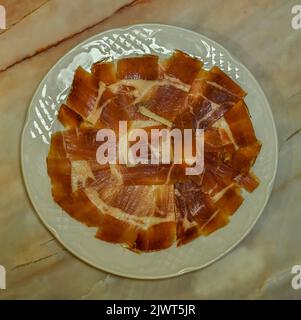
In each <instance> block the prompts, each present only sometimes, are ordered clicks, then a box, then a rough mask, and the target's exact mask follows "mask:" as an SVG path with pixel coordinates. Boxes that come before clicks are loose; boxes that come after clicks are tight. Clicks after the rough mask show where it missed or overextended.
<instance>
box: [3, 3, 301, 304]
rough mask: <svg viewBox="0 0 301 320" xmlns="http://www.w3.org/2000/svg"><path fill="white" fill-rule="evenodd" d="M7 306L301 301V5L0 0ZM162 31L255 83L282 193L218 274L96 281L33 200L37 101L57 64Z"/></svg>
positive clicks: (101, 277) (95, 273)
mask: <svg viewBox="0 0 301 320" xmlns="http://www.w3.org/2000/svg"><path fill="white" fill-rule="evenodd" d="M0 4H1V5H3V6H4V7H5V8H6V13H7V29H6V30H0V92H1V94H0V110H1V117H0V145H1V152H0V163H1V166H0V182H1V184H0V185H1V193H0V226H1V227H0V265H3V266H5V268H6V270H7V290H1V291H0V299H21V298H25V299H37V298H39V299H135V298H136V299H137V298H140V299H206V298H209V299H224V298H229V299H235V298H240V299H253V298H259V299H270V298H283V299H300V298H301V290H293V289H292V287H291V280H292V274H291V268H292V266H293V265H296V264H301V251H300V243H301V232H300V229H301V196H300V195H301V147H300V146H301V134H300V132H301V123H300V119H301V81H300V71H301V59H300V52H301V29H300V30H294V29H293V28H292V26H291V20H292V17H293V15H292V14H291V9H292V7H293V5H295V4H298V2H297V1H294V0H291V1H283V0H256V1H253V0H228V1H223V0H201V1H200V0H185V1H183V0H162V1H161V0H145V1H143V0H142V1H139V0H138V1H130V0H72V1H71V0H26V1H19V0H0ZM144 22H145V23H146V22H148V23H152V22H158V23H164V24H172V25H177V26H181V27H185V28H188V29H191V30H194V31H197V32H200V33H202V34H204V35H206V36H208V37H210V38H212V39H214V40H216V41H217V42H219V43H220V44H222V45H223V46H224V47H225V48H227V49H228V50H229V51H230V52H231V53H233V54H234V55H235V56H236V57H237V58H238V59H239V60H240V61H241V62H242V63H244V64H245V65H246V66H247V67H248V69H249V70H250V71H251V72H252V73H253V74H254V76H255V77H256V78H257V80H258V81H259V83H260V84H261V86H262V88H263V90H264V91H265V93H266V95H267V98H268V100H269V102H270V105H271V108H272V111H273V114H274V118H275V122H276V126H277V131H278V139H279V168H278V173H277V177H276V182H275V186H274V190H273V193H272V195H271V198H270V200H269V203H268V205H267V207H266V209H265V210H264V213H263V215H262V217H261V218H260V220H259V222H258V223H257V224H256V226H255V228H254V229H253V230H252V232H251V233H250V234H249V235H248V236H247V238H246V239H245V240H244V241H243V242H242V243H241V244H240V245H239V246H237V247H236V248H235V249H234V250H232V251H231V252H230V253H229V254H228V255H227V256H225V257H224V258H222V259H221V260H219V261H218V262H216V263H214V264H212V265H211V266H209V267H207V268H205V269H203V270H200V271H197V272H193V273H190V274H187V275H184V276H181V277H177V278H172V279H167V280H157V281H141V280H130V279H125V278H120V277H117V276H113V275H110V274H107V273H105V272H102V271H99V270H96V269H94V268H93V267H90V266H89V265H87V264H85V263H84V262H82V261H80V260H79V259H77V258H75V257H74V256H73V255H72V254H70V253H69V252H68V251H66V250H65V249H64V248H63V247H62V246H61V245H60V244H59V243H58V242H57V241H56V240H55V239H53V237H52V236H51V234H50V233H49V232H48V231H47V230H46V228H45V227H44V225H43V224H42V222H41V221H40V220H39V218H38V216H37V214H36V213H35V212H34V209H33V207H32V206H31V204H30V201H29V199H28V197H27V194H26V190H25V187H24V184H23V181H22V174H21V169H20V136H21V132H22V128H23V125H24V121H25V116H26V113H27V109H28V106H29V102H30V99H31V97H32V95H33V93H34V92H35V89H36V88H37V86H38V84H39V82H40V81H41V80H42V78H43V77H44V75H45V74H46V73H47V71H48V70H49V69H50V68H51V67H52V65H53V64H54V63H55V62H56V61H57V60H58V59H59V58H60V57H61V56H62V55H64V54H65V53H66V52H68V50H70V49H71V48H72V47H74V46H75V45H76V44H78V43H80V42H81V41H83V40H85V39H86V38H88V37H90V36H93V35H95V34H97V33H99V32H101V31H103V30H107V29H111V28H115V27H120V26H124V25H130V24H135V23H144Z"/></svg>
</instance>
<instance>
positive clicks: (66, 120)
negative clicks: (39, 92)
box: [57, 104, 82, 128]
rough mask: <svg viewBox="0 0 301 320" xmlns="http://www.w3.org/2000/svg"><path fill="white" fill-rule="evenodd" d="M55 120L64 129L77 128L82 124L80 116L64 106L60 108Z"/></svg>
mask: <svg viewBox="0 0 301 320" xmlns="http://www.w3.org/2000/svg"><path fill="white" fill-rule="evenodd" d="M57 118H58V120H59V121H60V122H61V124H62V125H63V126H64V127H65V128H77V127H79V126H80V124H81V122H82V118H81V116H80V115H78V114H77V113H75V112H74V111H72V110H71V109H69V108H68V107H67V106H66V105H65V104H62V106H61V107H60V110H59V113H58V116H57Z"/></svg>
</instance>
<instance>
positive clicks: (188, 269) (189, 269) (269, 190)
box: [20, 23, 279, 280]
mask: <svg viewBox="0 0 301 320" xmlns="http://www.w3.org/2000/svg"><path fill="white" fill-rule="evenodd" d="M143 27H162V28H169V29H174V30H179V31H182V32H188V33H191V34H194V35H196V36H201V37H202V38H203V39H205V40H207V41H209V42H211V43H213V44H214V45H215V46H217V47H219V48H222V49H223V50H224V51H225V52H226V53H227V54H228V55H229V57H230V58H231V59H232V60H233V61H234V62H235V63H236V64H237V65H239V66H240V67H241V68H242V69H243V70H244V71H245V72H246V73H247V74H248V76H249V77H250V78H251V79H252V80H253V83H254V84H255V85H256V89H257V90H258V91H259V92H260V93H261V95H262V98H263V99H264V102H265V104H266V106H267V110H266V111H267V112H268V115H269V117H270V118H271V120H272V121H271V127H272V131H273V136H274V138H275V144H274V152H275V158H274V163H273V165H274V170H273V175H272V177H271V180H270V182H269V183H268V185H267V188H266V189H267V192H266V194H265V199H264V202H263V205H262V207H261V209H260V211H259V212H258V214H257V216H256V218H255V219H254V220H253V221H252V223H251V224H250V225H249V227H248V229H247V230H246V232H245V233H244V234H243V235H242V236H241V237H240V238H239V239H238V240H237V241H235V242H234V243H233V244H232V245H231V246H230V247H229V248H228V249H227V250H225V251H223V252H222V253H221V254H219V255H218V256H216V257H215V258H214V259H212V260H210V261H208V262H207V263H205V264H202V265H200V266H193V267H186V268H182V269H181V270H179V271H177V272H174V273H171V274H166V275H161V276H142V275H134V274H128V273H123V272H119V271H114V270H111V269H109V268H106V267H102V266H99V265H97V264H96V263H94V262H92V261H89V260H88V259H86V258H85V257H82V256H81V255H80V254H78V253H77V252H76V251H75V250H73V249H72V248H70V247H69V245H68V244H66V243H65V242H64V241H63V240H62V239H61V238H60V236H59V234H58V233H57V232H56V230H54V229H53V228H52V227H51V226H50V225H48V223H47V222H46V221H45V219H44V218H43V216H42V215H41V214H40V212H39V210H38V209H37V206H36V205H35V203H34V201H33V199H32V197H31V195H30V192H29V190H30V187H29V182H28V181H27V177H26V173H25V161H24V149H23V147H24V139H25V132H26V129H27V127H28V125H29V123H30V110H31V107H32V105H33V101H34V99H35V96H36V93H37V92H38V91H39V90H40V89H41V87H42V84H43V83H44V81H45V80H46V79H47V77H48V75H49V74H50V73H51V72H52V71H53V70H54V69H55V67H56V66H57V65H58V64H59V63H60V62H62V61H63V60H64V59H65V57H66V56H68V55H70V54H71V53H72V52H73V51H75V50H76V49H78V48H79V47H81V46H82V45H83V44H84V43H88V42H90V41H93V40H94V38H98V37H100V36H102V35H103V34H104V33H107V32H114V31H116V32H118V31H124V30H128V29H131V28H143ZM278 152H279V146H278V135H277V130H276V124H275V120H274V116H273V112H272V109H271V106H270V104H269V101H268V99H267V97H266V95H265V93H264V90H263V89H262V87H261V85H260V84H259V82H258V81H257V79H256V78H255V76H254V75H253V74H252V73H251V71H250V70H249V69H248V68H247V67H246V66H245V65H244V64H243V63H242V62H240V61H239V59H238V58H236V56H234V55H233V54H232V53H230V52H229V51H228V49H227V48H225V47H224V46H223V45H221V44H219V43H218V42H216V41H215V40H213V39H211V38H209V37H207V36H205V35H204V34H202V33H199V32H196V31H193V30H190V29H186V28H183V27H179V26H176V25H171V24H162V23H139V24H131V25H125V26H122V27H118V28H112V29H107V30H104V31H102V32H100V33H97V34H95V35H93V36H91V37H89V38H87V39H85V40H83V41H81V42H80V43H78V44H77V45H76V46H74V47H72V48H71V49H70V50H68V51H67V52H66V53H65V54H64V55H63V56H62V57H61V58H59V59H58V60H57V61H56V62H55V63H54V65H53V66H52V67H51V68H50V69H49V70H48V71H47V72H46V74H45V75H44V77H43V78H42V79H41V81H40V82H39V84H38V86H37V87H36V89H35V91H34V93H33V95H32V98H31V100H30V103H29V105H28V107H27V112H26V117H25V121H24V126H23V129H22V133H21V140H20V162H21V172H22V178H23V182H24V185H25V190H26V194H27V196H28V199H29V200H30V203H31V205H32V207H33V209H34V211H35V213H36V215H37V216H38V218H39V219H40V221H42V223H43V225H44V226H45V227H46V229H47V230H48V231H49V232H50V233H51V234H52V235H53V237H54V238H55V239H56V240H57V241H58V242H59V243H60V245H62V246H63V247H64V248H65V249H66V250H68V251H69V252H70V253H71V254H72V255H73V256H74V257H76V258H77V259H80V260H81V261H83V262H85V263H86V264H88V265H89V266H92V267H93V268H95V269H97V270H100V271H103V272H107V273H109V274H111V275H117V276H120V277H123V278H128V279H139V280H159V279H169V278H174V277H178V276H181V275H184V274H187V273H190V272H194V271H197V270H201V269H204V268H206V267H208V266H209V265H211V264H213V263H215V262H216V261H218V260H220V259H221V258H222V257H225V256H226V255H227V254H228V253H229V252H230V251H232V250H233V249H234V248H235V247H236V246H238V244H239V243H241V241H242V240H243V239H245V238H246V237H247V235H248V234H249V233H250V232H251V230H252V229H253V228H254V226H255V224H256V223H257V222H258V220H259V218H260V217H261V215H262V213H263V211H264V209H265V208H266V205H267V203H268V201H269V199H270V195H271V193H272V190H273V185H274V182H275V178H276V174H277V169H278V161H279V155H278Z"/></svg>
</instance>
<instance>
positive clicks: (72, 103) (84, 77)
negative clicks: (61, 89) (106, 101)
mask: <svg viewBox="0 0 301 320" xmlns="http://www.w3.org/2000/svg"><path fill="white" fill-rule="evenodd" d="M103 90H104V87H102V90H100V87H99V81H98V80H97V79H96V78H95V77H94V76H93V75H92V74H91V73H89V72H87V71H86V70H84V69H83V68H81V67H79V68H78V69H77V70H76V72H75V75H74V79H73V83H72V88H71V91H70V93H69V96H68V99H67V102H66V104H67V106H68V107H69V108H70V109H71V110H73V111H74V112H76V113H77V114H79V115H80V116H81V117H82V118H83V119H84V120H86V119H88V118H89V116H90V117H91V115H92V114H93V113H94V112H95V110H96V109H97V104H98V100H99V98H100V97H101V95H102V92H103Z"/></svg>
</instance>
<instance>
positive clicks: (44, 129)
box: [21, 24, 278, 279]
mask: <svg viewBox="0 0 301 320" xmlns="http://www.w3.org/2000/svg"><path fill="white" fill-rule="evenodd" d="M174 49H180V50H183V51H186V52H188V53H190V54H192V55H194V56H197V57H199V58H201V59H202V60H203V61H204V68H205V69H210V68H211V67H212V66H213V65H217V66H219V67H220V68H221V69H222V70H224V71H225V72H226V73H227V74H228V75H230V76H231V77H232V78H233V79H234V80H235V81H237V82H238V83H239V84H240V85H241V86H242V88H243V89H244V90H245V91H246V92H248V95H247V97H246V103H247V105H248V107H249V111H250V114H251V117H252V122H253V125H254V128H255V131H256V135H257V137H258V139H259V140H261V141H262V150H261V152H260V154H259V157H258V158H257V161H256V163H255V166H254V171H255V174H256V175H257V176H258V177H259V178H260V180H261V184H260V186H259V187H258V188H257V189H256V190H255V191H254V192H253V193H252V194H247V193H243V196H244V197H245V201H244V203H243V205H242V206H241V207H240V209H239V210H238V211H237V212H236V213H235V214H234V216H233V217H232V219H231V221H230V223H229V224H228V225H227V226H226V227H225V228H222V229H220V230H218V231H217V232H215V233H213V234H212V235H210V236H209V237H206V238H205V237H200V238H198V239H196V240H194V241H193V242H191V243H189V244H187V245H184V246H182V247H180V248H176V247H172V248H170V249H167V250H163V251H160V252H154V253H145V254H136V253H133V252H131V251H129V250H126V249H124V248H123V247H121V246H119V245H113V244H109V243H106V242H103V241H100V240H97V239H95V238H94V234H95V229H89V228H87V227H86V226H84V225H82V224H81V223H79V222H77V221H75V220H73V219H72V218H71V217H69V216H68V214H66V213H64V212H63V211H62V209H61V208H60V207H59V206H58V205H57V204H56V203H55V202H54V201H53V199H52V196H51V191H50V180H49V178H48V176H47V167H46V156H47V153H48V148H49V141H50V137H51V134H52V132H55V131H58V130H60V129H61V125H60V124H59V122H58V121H57V119H56V116H57V111H58V109H59V107H60V105H61V103H62V102H64V101H65V99H66V95H67V94H68V91H69V88H70V85H71V82H72V79H73V73H74V71H75V69H76V68H77V67H78V66H79V65H80V66H82V67H84V68H86V69H89V68H90V66H91V65H92V64H93V63H94V62H95V61H98V60H100V59H103V58H107V57H110V58H113V59H118V58H120V57H125V56H134V55H139V54H146V53H152V54H157V55H159V56H161V57H168V56H170V54H171V53H172V51H173V50H174ZM277 156H278V147H277V135H276V130H275V124H274V120H273V116H272V112H271V110H270V107H269V104H268V101H267V99H266V98H265V95H264V93H263V91H262V90H261V88H260V86H259V84H258V83H257V81H256V80H255V78H254V77H253V76H252V75H251V73H250V72H249V71H248V70H247V69H246V67H244V66H243V65H242V64H241V63H240V62H238V61H237V60H236V59H235V58H234V57H233V56H232V55H231V54H230V53H229V52H228V51H227V50H226V49H224V48H223V47H222V46H220V45H219V44H217V43H216V42H214V41H212V40H210V39H208V38H207V37H205V36H203V35H201V34H198V33H195V32H192V31H189V30H185V29H182V28H178V27H174V26H167V25H159V24H143V25H133V26H130V27H124V28H120V29H114V30H109V31H105V32H103V33H100V34H98V35H96V36H94V37H92V38H90V39H88V40H86V41H84V42H83V43H81V44H79V45H78V46H77V47H75V48H74V49H72V50H71V51H69V52H68V53H67V54H66V55H65V56H64V57H63V58H62V59H61V60H60V61H59V62H57V63H56V64H55V65H54V67H53V68H52V69H51V70H50V71H49V72H48V74H47V75H46V76H45V78H44V79H43V80H42V82H41V84H40V86H39V87H38V89H37V90H36V92H35V94H34V96H33V99H32V101H31V104H30V107H29V111H28V116H27V120H26V124H25V127H24V131H23V135H22V142H21V162H22V169H23V175H24V180H25V184H26V188H27V191H28V194H29V197H30V199H31V201H32V203H33V206H34V208H35V209H36V211H37V213H38V215H39V216H40V218H41V219H42V221H43V222H44V224H45V225H46V226H47V228H48V229H49V230H50V231H51V232H52V234H53V235H54V236H55V237H56V238H57V239H58V240H59V241H60V242H61V243H62V244H63V246H65V247H66V248H67V249H68V250H69V251H71V252H72V253H73V254H74V255H75V256H77V257H78V258H80V259H82V260H84V261H85V262H87V263H89V264H90V265H93V266H95V267H97V268H99V269H102V270H104V271H107V272H110V273H113V274H117V275H121V276H125V277H130V278H140V279H158V278H167V277H173V276H177V275H180V274H183V273H186V272H190V271H193V270H197V269H200V268H202V267H205V266H207V265H209V264H210V263H212V262H214V261H215V260H217V259H218V258H220V257H222V256H223V255H224V254H226V253H227V252H228V251H229V250H231V249H232V248H233V247H234V246H235V245H237V244H238V243H239V242H240V241H241V240H242V239H243V238H244V237H245V236H246V235H247V233H248V232H249V231H250V230H251V228H252V227H253V226H254V224H255V222H256V221H257V219H258V218H259V216H260V215H261V213H262V211H263V209H264V207H265V205H266V203H267V201H268V198H269V195H270V192H271V190H272V185H273V181H274V177H275V174H276V169H277Z"/></svg>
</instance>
